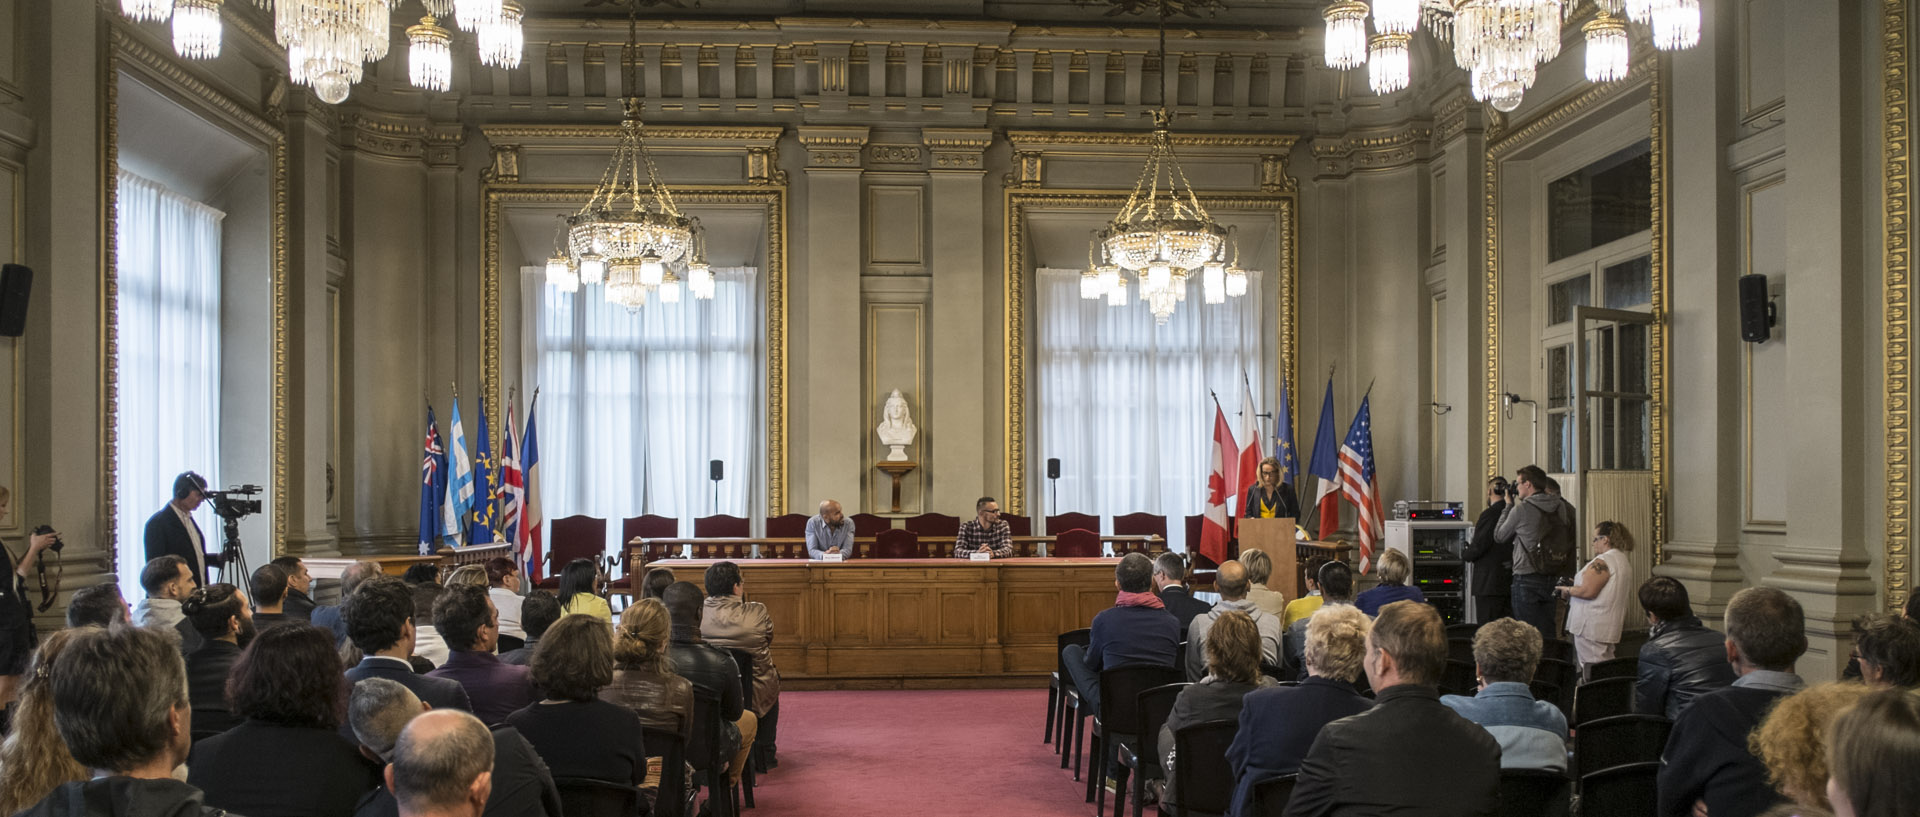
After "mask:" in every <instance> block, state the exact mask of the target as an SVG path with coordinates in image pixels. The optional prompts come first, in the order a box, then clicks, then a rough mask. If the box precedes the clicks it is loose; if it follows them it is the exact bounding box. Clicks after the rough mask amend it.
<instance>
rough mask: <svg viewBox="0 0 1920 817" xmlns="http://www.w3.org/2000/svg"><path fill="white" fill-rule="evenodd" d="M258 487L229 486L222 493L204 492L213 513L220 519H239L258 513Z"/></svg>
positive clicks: (259, 489) (259, 490)
mask: <svg viewBox="0 0 1920 817" xmlns="http://www.w3.org/2000/svg"><path fill="white" fill-rule="evenodd" d="M261 490H262V489H261V487H260V486H258V485H238V486H230V487H228V488H227V489H226V490H224V491H204V492H202V493H205V494H206V497H207V501H208V502H211V503H212V504H213V512H214V513H215V514H217V515H219V516H220V518H222V519H241V518H244V517H247V516H252V515H253V514H256V513H259V512H260V500H259V499H258V496H259V494H260V492H261Z"/></svg>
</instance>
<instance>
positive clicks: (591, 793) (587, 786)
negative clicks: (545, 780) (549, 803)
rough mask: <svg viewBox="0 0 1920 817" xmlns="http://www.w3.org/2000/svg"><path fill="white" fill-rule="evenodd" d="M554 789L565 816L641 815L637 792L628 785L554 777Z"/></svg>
mask: <svg viewBox="0 0 1920 817" xmlns="http://www.w3.org/2000/svg"><path fill="white" fill-rule="evenodd" d="M553 787H554V788H555V789H558V790H559V791H560V807H561V808H562V809H563V810H564V811H565V812H566V815H567V817H637V815H639V814H640V789H639V788H637V787H635V786H633V785H630V784H625V783H615V782H613V781H611V780H598V779H595V778H591V777H556V778H554V779H553Z"/></svg>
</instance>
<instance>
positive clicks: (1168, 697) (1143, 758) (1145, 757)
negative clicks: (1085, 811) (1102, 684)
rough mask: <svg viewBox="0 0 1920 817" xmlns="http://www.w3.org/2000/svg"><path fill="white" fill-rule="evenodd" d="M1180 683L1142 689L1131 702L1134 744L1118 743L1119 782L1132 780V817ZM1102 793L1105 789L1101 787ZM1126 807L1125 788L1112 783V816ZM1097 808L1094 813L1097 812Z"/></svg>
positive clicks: (1142, 795) (1143, 795)
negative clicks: (1161, 730)
mask: <svg viewBox="0 0 1920 817" xmlns="http://www.w3.org/2000/svg"><path fill="white" fill-rule="evenodd" d="M1186 686H1187V685H1186V684H1184V683H1175V684H1167V685H1165V686H1157V687H1154V688H1152V689H1148V690H1144V691H1142V692H1141V693H1140V696H1139V699H1138V700H1137V701H1136V703H1135V705H1134V712H1135V714H1136V715H1137V716H1138V720H1137V721H1136V722H1135V723H1136V725H1135V726H1134V734H1135V735H1138V736H1139V742H1138V744H1137V745H1136V746H1127V745H1122V746H1120V770H1121V779H1120V782H1121V783H1126V782H1127V781H1128V779H1129V778H1130V779H1131V780H1132V783H1133V817H1140V813H1141V811H1142V804H1143V803H1145V802H1146V797H1147V778H1148V777H1149V776H1151V775H1149V774H1148V773H1149V772H1152V771H1153V770H1155V769H1158V768H1159V767H1160V751H1161V750H1162V749H1163V748H1164V747H1162V746H1160V727H1162V726H1165V725H1166V723H1167V715H1169V714H1171V713H1172V712H1173V702H1174V699H1176V698H1178V697H1180V690H1182V689H1185V688H1186ZM1102 791H1103V792H1104V791H1105V789H1102ZM1126 806H1127V787H1126V786H1124V785H1119V786H1115V787H1114V790H1113V817H1120V814H1121V812H1122V811H1123V810H1125V809H1126ZM1098 811H1099V810H1098V809H1097V808H1096V809H1095V812H1096V813H1098Z"/></svg>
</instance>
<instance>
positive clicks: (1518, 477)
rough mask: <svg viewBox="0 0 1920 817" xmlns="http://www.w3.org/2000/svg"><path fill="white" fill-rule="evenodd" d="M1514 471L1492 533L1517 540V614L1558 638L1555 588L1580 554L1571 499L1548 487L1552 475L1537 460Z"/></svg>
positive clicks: (1546, 634)
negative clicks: (1512, 489)
mask: <svg viewBox="0 0 1920 817" xmlns="http://www.w3.org/2000/svg"><path fill="white" fill-rule="evenodd" d="M1514 477H1515V479H1514V487H1515V488H1516V489H1517V490H1516V491H1515V492H1514V493H1513V495H1512V497H1511V498H1510V501H1509V502H1508V503H1507V509H1506V510H1505V511H1503V512H1501V514H1500V524H1499V525H1497V526H1495V528H1494V531H1493V538H1494V539H1496V540H1503V539H1504V540H1512V542H1513V617H1514V618H1517V619H1520V620H1521V621H1524V622H1526V623H1528V624H1531V625H1533V626H1534V628H1536V629H1538V630H1539V631H1540V637H1541V638H1545V639H1548V640H1554V639H1557V638H1559V637H1560V633H1559V629H1558V628H1556V627H1555V626H1554V618H1555V614H1556V613H1558V612H1559V600H1558V599H1557V597H1556V596H1555V593H1554V590H1553V588H1554V586H1555V585H1557V584H1558V583H1559V581H1560V579H1561V577H1563V576H1572V575H1573V569H1574V568H1575V567H1576V566H1577V565H1576V564H1575V562H1574V559H1575V557H1576V556H1578V555H1579V554H1578V552H1577V548H1578V544H1579V543H1578V539H1577V537H1576V535H1575V532H1574V513H1573V505H1571V504H1569V503H1568V502H1567V501H1566V500H1564V499H1561V498H1560V495H1559V494H1555V493H1551V492H1549V491H1548V490H1547V488H1548V486H1549V484H1550V483H1551V480H1549V479H1548V478H1547V472H1545V471H1543V470H1541V469H1540V467H1539V466H1537V465H1529V466H1526V467H1524V468H1521V469H1520V470H1519V471H1517V472H1515V474H1514Z"/></svg>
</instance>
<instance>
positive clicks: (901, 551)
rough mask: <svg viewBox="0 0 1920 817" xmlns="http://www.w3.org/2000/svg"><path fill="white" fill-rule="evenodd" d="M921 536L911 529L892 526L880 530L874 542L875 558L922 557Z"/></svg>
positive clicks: (923, 555)
mask: <svg viewBox="0 0 1920 817" xmlns="http://www.w3.org/2000/svg"><path fill="white" fill-rule="evenodd" d="M925 557H926V554H925V553H922V552H921V550H920V537H919V535H918V534H915V533H914V532H913V531H910V530H903V529H900V528H892V529H888V530H883V531H881V532H880V535H879V536H878V538H876V539H874V542H873V558H875V559H921V558H925Z"/></svg>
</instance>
